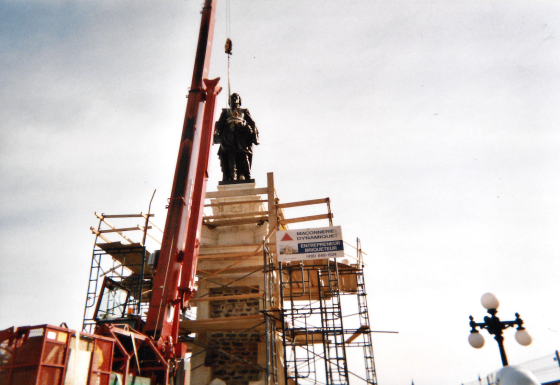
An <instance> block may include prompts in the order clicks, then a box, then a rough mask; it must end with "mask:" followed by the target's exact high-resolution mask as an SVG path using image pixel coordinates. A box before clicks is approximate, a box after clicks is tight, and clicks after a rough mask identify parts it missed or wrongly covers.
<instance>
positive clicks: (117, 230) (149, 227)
mask: <svg viewBox="0 0 560 385" xmlns="http://www.w3.org/2000/svg"><path fill="white" fill-rule="evenodd" d="M151 228H152V226H148V229H151ZM134 230H142V228H140V225H138V227H125V228H122V229H111V230H99V232H100V233H103V234H104V233H118V232H119V231H134Z"/></svg>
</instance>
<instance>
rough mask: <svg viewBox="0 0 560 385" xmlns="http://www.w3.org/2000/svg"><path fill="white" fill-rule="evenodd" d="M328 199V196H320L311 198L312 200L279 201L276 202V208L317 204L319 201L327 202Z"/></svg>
mask: <svg viewBox="0 0 560 385" xmlns="http://www.w3.org/2000/svg"><path fill="white" fill-rule="evenodd" d="M328 201H329V198H322V199H312V200H307V201H300V202H291V203H280V204H278V208H279V209H287V208H290V207H300V206H311V205H318V204H321V203H327V202H328Z"/></svg>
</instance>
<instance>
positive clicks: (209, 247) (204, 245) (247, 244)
mask: <svg viewBox="0 0 560 385" xmlns="http://www.w3.org/2000/svg"><path fill="white" fill-rule="evenodd" d="M260 245H261V244H260V243H243V244H242V243H240V244H238V245H208V244H202V245H200V249H201V250H205V249H221V248H225V249H228V248H232V249H233V248H238V247H259V246H260Z"/></svg>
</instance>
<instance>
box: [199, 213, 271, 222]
mask: <svg viewBox="0 0 560 385" xmlns="http://www.w3.org/2000/svg"><path fill="white" fill-rule="evenodd" d="M263 214H264V212H262V211H253V212H249V213H238V214H227V215H209V216H206V217H204V219H205V220H210V219H227V218H245V217H255V216H262V215H263Z"/></svg>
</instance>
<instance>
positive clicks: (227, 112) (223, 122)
mask: <svg viewBox="0 0 560 385" xmlns="http://www.w3.org/2000/svg"><path fill="white" fill-rule="evenodd" d="M230 107H231V108H224V109H222V114H221V115H220V119H218V121H217V122H216V127H215V130H214V144H219V145H220V149H219V150H218V157H219V158H220V166H221V167H222V173H223V179H222V182H220V184H228V183H236V182H245V183H247V182H252V181H253V180H251V163H252V161H253V144H257V145H258V144H259V131H258V130H257V126H256V125H255V121H254V120H253V118H251V114H249V110H247V109H246V108H240V107H241V97H240V96H239V94H235V93H234V94H231V97H230Z"/></svg>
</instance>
